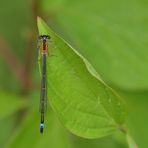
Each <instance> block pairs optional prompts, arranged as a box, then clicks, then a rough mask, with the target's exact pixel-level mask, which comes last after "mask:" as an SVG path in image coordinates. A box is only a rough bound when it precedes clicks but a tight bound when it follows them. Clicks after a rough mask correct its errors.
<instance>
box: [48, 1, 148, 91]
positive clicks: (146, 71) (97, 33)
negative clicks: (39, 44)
mask: <svg viewBox="0 0 148 148" xmlns="http://www.w3.org/2000/svg"><path fill="white" fill-rule="evenodd" d="M53 2H54V1H52V5H53ZM50 3H51V1H48V4H47V3H46V7H47V6H49V9H48V12H50V14H54V15H52V16H53V17H52V20H54V21H55V23H56V24H58V28H60V29H61V32H62V35H63V34H64V35H66V36H67V39H69V40H70V41H71V43H73V44H74V45H75V47H76V49H77V50H79V51H81V53H83V55H85V56H86V57H87V59H89V62H90V63H91V64H93V66H94V67H95V69H96V70H97V71H98V72H99V73H100V74H101V76H102V77H103V78H104V79H105V80H106V81H108V82H109V83H111V84H113V85H115V86H118V87H120V88H122V89H125V90H129V89H130V90H137V89H141V90H142V89H144V90H145V89H148V77H147V76H148V68H147V63H148V58H147V54H148V50H147V47H148V29H147V26H148V21H146V18H147V17H148V9H147V8H148V1H145V0H140V1H133V0H120V1H119V0H112V1H110V0H93V1H89V0H81V1H80V0H74V1H73V0H69V1H66V2H65V0H62V3H58V4H57V3H56V2H55V5H56V7H54V10H53V8H52V9H51V8H50ZM57 8H59V9H58V10H57ZM46 10H47V9H46ZM48 12H46V13H48ZM50 20H51V17H50ZM54 26H55V24H54ZM54 26H53V27H54ZM56 32H59V30H58V31H57V30H56Z"/></svg>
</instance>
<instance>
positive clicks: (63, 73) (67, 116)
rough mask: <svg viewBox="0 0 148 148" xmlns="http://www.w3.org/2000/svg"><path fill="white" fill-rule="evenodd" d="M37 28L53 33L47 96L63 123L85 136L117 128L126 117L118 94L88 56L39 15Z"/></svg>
mask: <svg viewBox="0 0 148 148" xmlns="http://www.w3.org/2000/svg"><path fill="white" fill-rule="evenodd" d="M38 29H39V34H40V35H43V34H46V35H47V34H48V35H49V36H50V37H51V39H50V44H49V48H48V50H49V55H48V57H47V74H48V75H47V80H48V83H47V87H48V98H49V99H50V102H51V106H52V108H53V109H54V111H55V112H56V114H57V115H58V117H59V118H60V120H61V121H62V123H63V124H64V126H65V127H67V128H68V129H69V130H70V131H71V132H73V133H74V134H76V135H79V136H82V137H86V138H98V137H102V136H106V135H108V134H111V133H112V132H113V131H114V130H116V129H118V127H119V126H120V125H121V124H123V122H124V120H125V108H124V104H123V102H122V101H121V99H120V98H119V96H117V95H116V94H115V93H114V92H113V90H112V89H111V88H109V87H108V86H107V85H106V84H105V83H104V82H103V81H102V80H101V79H100V78H99V77H98V75H97V73H96V72H95V70H94V69H93V68H92V67H91V65H90V64H89V63H88V62H86V59H84V58H83V57H82V56H81V55H80V54H79V53H77V52H76V51H75V50H74V49H73V48H72V47H71V46H70V45H68V44H67V43H66V42H65V41H64V40H62V39H61V38H59V37H58V36H57V35H56V34H55V33H54V32H53V31H52V30H51V29H50V28H48V26H47V25H46V24H45V23H44V21H43V20H42V19H40V18H38ZM50 55H51V56H50ZM52 55H53V56H52Z"/></svg>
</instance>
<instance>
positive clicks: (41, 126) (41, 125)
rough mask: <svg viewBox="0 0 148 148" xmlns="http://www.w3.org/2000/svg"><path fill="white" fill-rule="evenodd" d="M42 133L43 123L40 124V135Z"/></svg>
mask: <svg viewBox="0 0 148 148" xmlns="http://www.w3.org/2000/svg"><path fill="white" fill-rule="evenodd" d="M43 131H44V123H41V124H40V133H41V134H43Z"/></svg>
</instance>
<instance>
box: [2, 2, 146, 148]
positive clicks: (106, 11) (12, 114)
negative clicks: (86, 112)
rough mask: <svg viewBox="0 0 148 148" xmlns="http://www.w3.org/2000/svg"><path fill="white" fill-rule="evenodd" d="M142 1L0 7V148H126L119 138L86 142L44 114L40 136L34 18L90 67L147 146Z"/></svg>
mask: <svg viewBox="0 0 148 148" xmlns="http://www.w3.org/2000/svg"><path fill="white" fill-rule="evenodd" d="M147 8H148V2H147V1H145V0H140V1H138V0H135V1H133V0H119V1H118V0H112V1H109V0H100V1H98V0H92V1H89V0H81V1H80V0H75V1H73V0H42V1H41V0H40V1H39V0H36V1H35V0H32V1H29V0H26V1H25V0H23V1H19V0H13V1H8V0H5V1H4V0H1V5H0V18H1V21H0V101H1V102H0V125H1V126H0V131H1V132H0V147H14V148H17V147H21V148H22V147H27V146H28V147H35V148H36V147H50V148H83V147H86V148H87V147H88V148H90V147H92V148H99V147H101V148H108V147H109V148H122V147H123V148H126V147H127V144H126V142H125V139H124V136H123V135H122V134H120V133H115V134H114V135H112V136H109V137H105V138H102V139H96V140H86V139H82V138H79V137H76V136H74V135H72V134H70V133H69V132H68V131H67V130H66V129H65V128H63V126H61V124H60V123H59V121H58V120H57V118H56V116H55V115H54V113H53V112H52V111H51V109H50V107H48V108H49V109H48V110H49V111H48V112H47V115H46V116H47V117H46V118H47V120H48V121H47V122H48V124H47V125H46V126H47V129H46V130H47V132H46V133H45V135H44V136H42V135H40V134H39V131H38V124H39V112H38V102H39V91H40V77H39V72H38V65H37V54H38V50H37V48H36V41H37V40H36V39H37V27H36V16H37V15H39V16H41V17H43V18H44V19H45V20H46V21H47V22H48V24H49V25H50V26H51V27H52V29H53V30H54V31H55V32H56V33H58V34H60V35H61V36H62V37H63V38H64V39H65V40H66V41H68V42H69V43H70V44H71V45H72V46H73V47H75V49H76V50H78V51H79V52H80V53H81V54H82V55H83V56H84V57H86V58H87V59H88V61H89V62H90V63H91V64H92V65H93V66H94V67H95V69H96V70H97V72H98V73H99V74H100V75H101V77H102V78H103V80H105V82H106V83H107V84H109V85H110V86H111V87H112V88H114V89H115V90H116V91H117V92H118V93H119V94H120V96H121V97H122V98H123V99H124V100H125V102H126V104H127V106H128V112H129V116H128V120H127V124H128V127H129V129H130V132H131V134H132V135H133V137H134V139H135V141H136V142H137V144H138V145H139V148H146V147H147V146H148V142H147V138H148V134H147V133H148V128H147V111H148V109H147V105H148V100H147V97H148V91H147V90H148V77H147V75H148V68H147V63H148V58H147V54H148V50H147V47H148V29H147V26H148V19H147V18H148V10H147Z"/></svg>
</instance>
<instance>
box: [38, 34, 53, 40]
mask: <svg viewBox="0 0 148 148" xmlns="http://www.w3.org/2000/svg"><path fill="white" fill-rule="evenodd" d="M49 39H50V36H49V35H40V36H39V40H49Z"/></svg>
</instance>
